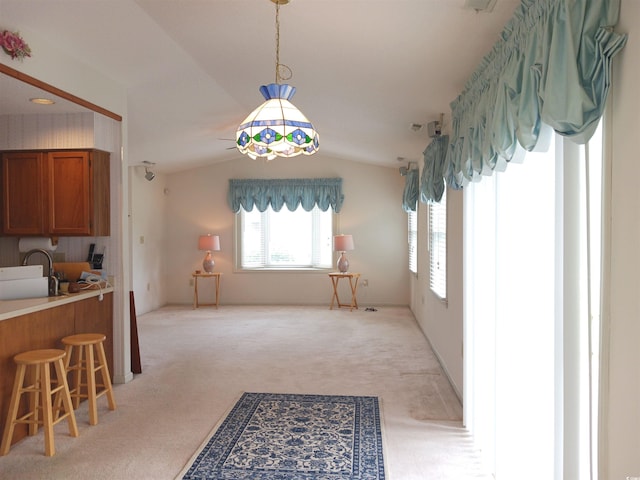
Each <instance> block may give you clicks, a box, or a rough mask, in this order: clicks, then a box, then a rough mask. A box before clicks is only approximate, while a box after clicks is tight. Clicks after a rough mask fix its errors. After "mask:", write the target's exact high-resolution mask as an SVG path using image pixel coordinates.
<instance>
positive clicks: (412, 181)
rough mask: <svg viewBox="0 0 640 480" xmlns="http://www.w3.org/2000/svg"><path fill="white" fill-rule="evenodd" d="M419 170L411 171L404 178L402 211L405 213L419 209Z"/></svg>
mask: <svg viewBox="0 0 640 480" xmlns="http://www.w3.org/2000/svg"><path fill="white" fill-rule="evenodd" d="M419 193H420V188H419V185H418V169H409V170H407V174H406V175H405V177H404V192H403V193H402V209H403V210H404V211H405V212H407V213H408V212H415V211H416V210H417V208H418V195H419Z"/></svg>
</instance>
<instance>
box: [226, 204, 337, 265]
mask: <svg viewBox="0 0 640 480" xmlns="http://www.w3.org/2000/svg"><path fill="white" fill-rule="evenodd" d="M237 231H238V235H236V238H237V240H238V244H237V249H238V252H239V254H238V255H237V258H238V265H237V268H239V269H244V270H261V269H305V268H307V269H317V268H331V266H332V254H333V252H332V248H333V246H332V238H333V210H331V209H327V211H325V212H323V211H322V210H320V209H319V208H318V207H317V206H316V207H314V208H313V210H311V211H310V212H307V211H305V210H304V209H303V208H302V207H301V206H299V207H298V208H297V209H296V210H295V211H293V212H291V211H289V209H287V208H282V209H281V210H280V211H279V212H275V211H274V210H273V209H272V208H271V207H268V208H267V209H266V210H265V211H264V212H260V211H258V209H256V208H254V209H253V210H251V211H250V212H247V211H245V210H244V209H243V208H241V209H240V213H239V214H238V224H237Z"/></svg>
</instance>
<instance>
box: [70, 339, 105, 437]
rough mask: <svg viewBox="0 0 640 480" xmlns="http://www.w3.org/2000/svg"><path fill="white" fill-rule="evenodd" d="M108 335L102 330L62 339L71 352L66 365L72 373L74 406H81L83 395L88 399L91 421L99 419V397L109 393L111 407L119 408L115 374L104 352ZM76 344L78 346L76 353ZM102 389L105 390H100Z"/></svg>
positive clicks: (91, 423) (90, 422)
mask: <svg viewBox="0 0 640 480" xmlns="http://www.w3.org/2000/svg"><path fill="white" fill-rule="evenodd" d="M106 338H107V337H106V336H105V335H103V334H101V333H80V334H78V335H70V336H68V337H64V338H63V339H62V343H63V344H64V345H65V352H66V353H67V356H66V358H65V369H66V371H67V373H72V380H71V387H70V392H71V400H72V402H73V407H74V408H78V405H79V404H80V399H81V398H86V399H87V400H88V402H89V424H90V425H96V424H97V423H98V404H97V399H98V397H100V396H102V395H104V394H106V395H107V399H108V403H109V410H115V409H116V400H115V397H114V396H113V388H112V386H111V377H110V376H109V366H108V365H107V357H106V355H105V353H104V345H103V342H104V341H105V339H106ZM74 347H77V348H76V350H75V355H74ZM94 349H95V350H94ZM96 356H97V358H96ZM74 357H75V358H74ZM74 361H75V362H74ZM97 372H100V375H101V378H102V383H96V373H97ZM83 376H84V382H83ZM98 389H101V390H100V391H98Z"/></svg>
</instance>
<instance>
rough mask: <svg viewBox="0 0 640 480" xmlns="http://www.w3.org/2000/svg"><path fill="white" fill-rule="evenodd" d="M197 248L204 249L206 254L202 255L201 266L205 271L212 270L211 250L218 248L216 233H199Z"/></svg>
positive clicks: (218, 240)
mask: <svg viewBox="0 0 640 480" xmlns="http://www.w3.org/2000/svg"><path fill="white" fill-rule="evenodd" d="M198 250H206V251H207V254H206V255H205V256H204V260H203V261H202V268H203V269H204V271H205V272H207V273H211V272H213V266H214V265H215V262H214V261H213V257H212V256H211V251H212V250H213V251H216V252H217V251H219V250H220V237H219V236H218V235H211V234H210V233H209V234H208V235H200V238H199V239H198Z"/></svg>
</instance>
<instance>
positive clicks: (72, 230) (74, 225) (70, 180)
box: [47, 151, 93, 236]
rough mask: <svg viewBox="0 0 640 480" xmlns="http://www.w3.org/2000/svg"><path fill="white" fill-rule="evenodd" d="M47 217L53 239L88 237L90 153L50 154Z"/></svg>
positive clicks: (89, 227) (89, 223)
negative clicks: (57, 236) (55, 236)
mask: <svg viewBox="0 0 640 480" xmlns="http://www.w3.org/2000/svg"><path fill="white" fill-rule="evenodd" d="M47 168H48V173H49V175H48V184H49V185H48V189H49V190H48V192H49V199H48V200H49V201H48V202H47V203H48V209H49V211H48V217H49V229H48V230H49V233H50V234H52V235H62V236H64V235H90V234H91V220H92V218H91V213H92V211H93V206H92V205H93V202H92V200H91V199H92V182H91V178H92V176H91V164H90V162H89V153H88V152H82V151H69V152H49V153H48V154H47Z"/></svg>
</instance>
